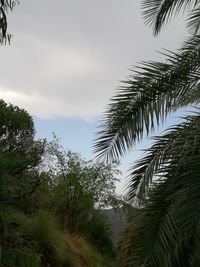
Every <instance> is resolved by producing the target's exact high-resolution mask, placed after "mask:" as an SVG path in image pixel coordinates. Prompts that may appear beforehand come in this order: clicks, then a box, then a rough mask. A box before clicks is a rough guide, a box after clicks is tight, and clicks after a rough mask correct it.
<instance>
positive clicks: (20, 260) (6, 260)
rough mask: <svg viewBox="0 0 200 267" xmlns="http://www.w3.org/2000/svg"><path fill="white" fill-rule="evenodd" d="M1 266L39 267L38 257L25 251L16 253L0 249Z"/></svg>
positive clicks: (15, 251)
mask: <svg viewBox="0 0 200 267" xmlns="http://www.w3.org/2000/svg"><path fill="white" fill-rule="evenodd" d="M0 264H1V266H16V267H17V266H19V267H39V266H41V265H40V257H39V255H37V254H30V253H27V252H25V251H21V250H20V251H19V250H18V251H17V250H14V249H12V248H9V247H3V248H2V247H0Z"/></svg>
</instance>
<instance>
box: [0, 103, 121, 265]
mask: <svg viewBox="0 0 200 267" xmlns="http://www.w3.org/2000/svg"><path fill="white" fill-rule="evenodd" d="M0 173H1V180H0V252H1V259H0V260H1V263H2V264H3V265H5V266H7V265H9V266H10V265H11V266H20V267H23V266H28V267H30V266H34V267H36V266H77V267H78V266H91V267H93V266H99V267H100V266H114V264H115V256H116V255H115V251H114V249H113V245H112V241H111V239H110V229H109V225H108V223H107V220H106V216H105V214H104V213H103V212H102V209H104V208H105V207H108V206H109V207H111V206H112V205H116V204H117V202H118V198H117V196H116V195H115V181H116V175H117V174H118V170H117V164H112V165H111V164H104V163H98V162H93V161H86V160H84V159H82V158H81V156H80V155H79V154H76V153H73V152H71V151H65V150H64V149H63V148H62V147H61V146H60V145H59V143H58V140H57V139H56V138H55V137H54V139H53V141H52V142H49V143H48V142H47V141H46V140H35V139H34V125H33V121H32V118H31V117H30V116H29V115H28V113H27V112H26V111H24V110H22V109H20V108H18V107H15V106H13V105H8V104H6V103H5V102H4V101H3V100H1V101H0Z"/></svg>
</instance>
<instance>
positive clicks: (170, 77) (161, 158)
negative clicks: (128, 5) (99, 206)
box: [96, 0, 200, 267]
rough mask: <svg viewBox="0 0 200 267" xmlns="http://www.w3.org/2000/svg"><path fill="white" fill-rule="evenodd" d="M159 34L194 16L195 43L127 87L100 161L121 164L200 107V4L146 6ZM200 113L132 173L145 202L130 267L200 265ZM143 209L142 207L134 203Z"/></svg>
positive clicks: (159, 142)
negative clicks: (175, 17) (186, 110)
mask: <svg viewBox="0 0 200 267" xmlns="http://www.w3.org/2000/svg"><path fill="white" fill-rule="evenodd" d="M142 4H143V8H144V17H145V20H146V22H147V23H150V24H152V26H153V29H154V34H157V33H158V32H159V31H160V30H161V28H162V26H163V25H164V23H166V22H167V21H168V20H169V19H170V17H171V16H172V14H173V13H175V14H177V13H178V12H180V10H181V9H183V10H187V11H189V12H188V13H187V14H189V18H188V27H189V28H190V29H192V34H191V37H190V38H189V40H187V41H186V42H185V43H184V45H183V46H182V47H181V48H180V49H179V50H178V51H177V52H176V53H174V52H167V53H166V58H167V60H166V62H165V63H163V62H145V63H143V65H140V66H139V67H138V69H136V70H135V71H134V74H133V76H132V78H130V79H129V80H128V81H127V82H126V85H125V86H124V87H122V88H121V89H120V91H119V92H118V94H117V95H116V96H115V97H114V99H113V100H112V102H111V104H110V108H109V110H108V111H107V112H106V114H105V120H104V123H103V125H102V129H101V131H100V132H99V135H98V138H97V141H96V152H98V153H99V156H100V157H105V158H107V159H109V160H113V159H116V158H118V157H120V156H121V155H123V154H124V153H125V152H126V151H127V150H129V149H131V147H132V145H133V143H134V142H136V141H137V140H139V141H140V140H142V138H143V135H144V134H147V135H148V134H149V132H150V131H151V130H152V129H153V128H154V127H155V125H160V124H161V123H162V122H163V121H164V120H165V119H166V117H167V116H168V115H169V114H171V113H172V112H174V111H176V110H178V109H180V108H182V107H192V106H196V107H198V105H199V103H200V88H199V77H200V75H199V74H200V36H199V23H200V12H199V10H200V1H198V0H196V1H195V0H191V1H189V0H178V1H176V0H170V1H168V0H164V1H154V0H143V1H142ZM199 121H200V113H199V110H197V112H196V113H195V114H194V115H189V116H187V117H186V118H185V120H184V121H183V122H182V123H181V124H179V125H175V126H174V127H172V128H170V129H169V130H168V131H167V132H166V133H165V134H164V135H163V136H161V137H156V138H155V144H154V145H153V146H152V147H151V148H149V149H148V150H147V152H146V156H145V157H144V158H143V159H141V160H140V161H139V162H138V163H137V164H136V165H135V166H134V167H133V169H132V173H131V180H130V186H129V194H128V197H129V200H131V201H135V200H137V201H139V202H140V203H142V208H141V209H140V210H139V211H138V216H136V218H135V223H134V224H133V225H132V227H131V228H130V229H129V231H128V240H126V241H125V242H124V245H123V246H122V251H123V253H122V261H121V263H122V266H152V267H153V266H154V267H155V266H192V267H194V266H198V264H199V262H200V259H199V251H200V246H199V242H198V240H199V235H200V228H199V226H200V223H199V222H200V210H199V201H200V195H199V189H200V188H199V186H200V169H199V157H200V151H199V147H200V134H199V125H200V124H199ZM134 203H135V202H134Z"/></svg>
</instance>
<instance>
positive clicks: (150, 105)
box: [95, 36, 200, 160]
mask: <svg viewBox="0 0 200 267" xmlns="http://www.w3.org/2000/svg"><path fill="white" fill-rule="evenodd" d="M199 41H200V36H195V37H192V38H191V39H190V40H189V41H187V42H186V43H185V44H184V46H183V47H182V48H181V49H180V50H179V51H178V52H177V53H170V52H168V53H167V61H166V63H160V62H144V63H143V64H142V65H141V66H140V67H138V69H137V70H136V71H134V74H133V75H132V76H131V78H130V79H129V80H128V81H126V82H125V86H124V87H122V88H121V89H120V90H119V91H118V94H117V95H116V96H115V97H114V98H113V99H112V103H111V104H110V106H109V108H108V110H107V112H106V113H105V115H104V118H103V123H102V125H101V127H100V130H99V132H98V133H97V138H96V140H95V142H96V143H95V152H96V153H98V156H99V157H105V158H106V159H110V160H113V159H117V158H119V156H121V155H124V153H125V152H126V151H127V150H129V149H130V148H132V145H133V143H134V142H136V141H137V140H140V139H141V138H142V137H143V134H147V135H148V133H149V131H150V130H152V129H154V127H155V126H156V125H159V124H160V122H162V121H164V120H165V118H166V116H167V115H168V114H169V113H170V112H173V111H176V110H177V109H178V108H180V107H182V106H186V105H188V104H195V103H197V102H198V100H199V98H200V93H199V75H200V53H199V52H200V47H199Z"/></svg>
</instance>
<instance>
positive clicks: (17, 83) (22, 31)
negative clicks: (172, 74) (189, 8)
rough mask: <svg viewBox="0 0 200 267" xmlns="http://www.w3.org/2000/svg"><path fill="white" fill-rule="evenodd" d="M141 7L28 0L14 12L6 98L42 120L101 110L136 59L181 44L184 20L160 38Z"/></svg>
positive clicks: (2, 69)
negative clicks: (149, 26) (142, 12)
mask: <svg viewBox="0 0 200 267" xmlns="http://www.w3.org/2000/svg"><path fill="white" fill-rule="evenodd" d="M55 3H56V4H55ZM139 7H140V1H139V0H138V1H136V0H123V1H122V0H121V1H120V0H73V1H72V0H71V1H69V0H57V1H53V0H42V1H41V0H26V1H25V0H24V1H23V0H21V4H20V6H19V7H16V9H15V10H14V12H13V14H10V16H9V22H10V23H9V31H10V32H12V33H13V34H14V39H13V40H12V43H11V46H10V47H1V48H0V58H1V64H0V77H1V79H0V93H1V94H2V97H6V100H7V101H10V102H14V103H15V104H18V105H22V106H23V107H25V108H26V109H27V110H28V111H29V112H31V113H32V114H34V115H37V116H41V117H51V116H66V117H67V116H69V117H74V116H75V117H81V118H86V119H87V118H90V117H92V116H96V115H98V114H99V113H100V112H102V111H103V110H104V108H105V106H106V104H107V103H108V101H109V98H110V97H111V96H112V95H113V92H114V90H115V88H116V87H117V86H118V85H119V82H118V81H119V80H123V79H124V77H126V76H127V75H128V74H129V72H128V69H129V68H130V67H131V65H132V64H136V63H137V61H139V60H144V59H154V58H158V57H159V55H158V54H157V53H155V50H160V47H166V48H168V49H173V48H175V47H177V43H179V42H180V40H182V37H183V36H184V34H185V31H184V24H183V19H178V20H176V21H175V22H174V23H173V24H172V25H171V26H169V27H168V28H167V29H166V31H165V32H163V33H162V34H161V35H160V37H158V38H153V37H152V31H151V29H150V28H148V27H146V26H145V25H144V21H143V20H142V17H141V10H140V8H139ZM53 105H54V106H55V108H54V109H52V106H53Z"/></svg>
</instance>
